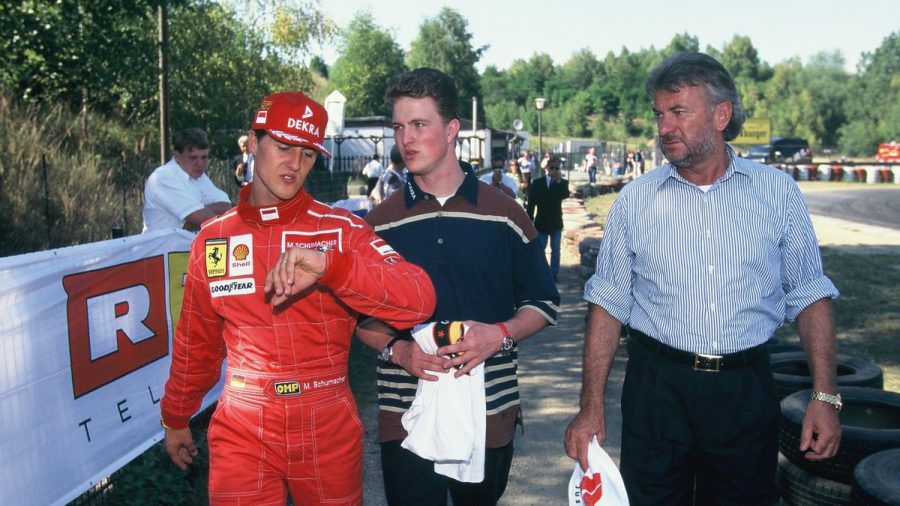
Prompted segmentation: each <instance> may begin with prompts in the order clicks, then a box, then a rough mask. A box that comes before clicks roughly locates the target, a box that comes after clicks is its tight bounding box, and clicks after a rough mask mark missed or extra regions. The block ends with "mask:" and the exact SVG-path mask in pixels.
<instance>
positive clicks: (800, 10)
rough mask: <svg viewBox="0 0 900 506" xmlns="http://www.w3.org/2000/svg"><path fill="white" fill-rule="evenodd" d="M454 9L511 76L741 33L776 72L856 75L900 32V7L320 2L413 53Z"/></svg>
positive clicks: (870, 2)
mask: <svg viewBox="0 0 900 506" xmlns="http://www.w3.org/2000/svg"><path fill="white" fill-rule="evenodd" d="M445 5H446V6H449V7H452V8H454V9H456V10H457V11H459V12H460V13H462V14H463V15H464V16H466V18H467V19H468V21H469V31H470V33H472V35H473V41H472V42H473V45H474V46H476V47H477V46H482V45H490V48H489V49H488V50H487V51H486V52H485V53H484V55H483V56H482V60H481V62H479V64H478V68H479V70H483V69H484V67H486V66H487V65H496V66H497V67H499V68H507V67H509V64H510V63H511V62H512V61H513V60H515V59H517V58H528V57H530V56H531V55H532V54H533V53H535V52H544V53H547V54H549V55H550V56H551V57H552V58H553V60H554V62H556V63H557V64H562V63H564V62H565V61H566V60H567V59H568V58H569V57H570V56H571V55H572V53H574V52H575V51H577V50H579V49H581V48H585V47H587V48H590V49H591V50H592V51H593V52H594V54H596V55H597V56H598V57H599V58H601V59H602V58H603V57H604V56H605V55H606V54H607V53H608V52H609V51H613V52H615V53H616V54H618V53H619V52H620V51H621V49H622V47H623V46H624V47H627V48H628V49H629V50H632V51H636V50H639V49H641V48H646V47H650V46H651V45H653V46H655V47H656V48H657V49H660V48H663V47H665V46H666V45H667V44H668V43H669V41H670V40H671V39H672V37H673V36H674V35H675V34H678V33H684V32H687V33H689V34H691V35H693V36H696V37H697V38H698V39H699V40H700V47H701V50H702V49H705V48H706V46H707V45H712V46H713V47H715V48H717V49H721V48H722V46H723V45H724V44H725V43H726V42H728V41H730V40H731V39H732V37H733V36H734V35H736V34H739V35H746V36H749V37H750V39H751V40H752V41H753V44H754V46H755V47H756V49H757V51H759V55H760V58H761V59H762V60H764V61H767V62H768V63H770V64H772V65H774V64H776V63H779V62H781V61H784V60H786V59H788V58H790V57H799V58H800V59H801V60H802V61H803V62H804V63H806V61H807V60H808V58H809V57H810V56H811V55H813V54H816V53H818V52H820V51H834V50H835V49H837V50H840V51H841V53H842V54H843V56H844V58H845V60H846V65H845V67H846V69H847V70H848V71H851V72H854V71H855V69H856V63H857V62H858V61H859V58H860V55H861V54H862V53H863V52H872V51H874V50H875V49H876V48H877V47H878V46H879V45H881V43H882V41H883V40H884V38H885V37H887V36H888V35H890V33H891V32H892V31H897V30H900V23H898V21H897V19H898V18H897V12H898V9H900V4H898V2H897V0H853V1H851V0H819V1H807V0H781V1H774V0H756V1H752V2H742V1H734V0H733V1H730V2H729V1H727V0H715V1H714V0H682V1H681V2H677V1H660V0H626V1H621V0H620V1H615V2H610V1H602V0H569V1H567V0H556V1H553V0H516V1H506V0H456V1H443V2H442V1H434V0H418V1H416V0H380V1H375V0H319V6H320V7H321V9H322V11H323V12H324V13H325V14H326V15H328V16H329V17H331V19H333V20H334V21H335V22H336V23H337V24H338V25H340V26H346V24H347V23H348V21H350V19H351V18H352V17H353V15H354V13H356V12H357V11H358V10H361V9H363V10H365V9H368V10H369V11H370V12H372V14H373V16H374V18H375V20H376V22H377V23H378V24H379V25H380V26H381V27H382V28H385V29H388V30H390V31H391V32H392V33H393V34H394V39H395V40H396V41H397V42H398V43H399V44H400V47H402V48H403V49H404V50H408V49H409V44H410V42H412V40H413V39H415V37H416V36H417V35H418V31H419V25H420V24H421V22H422V21H423V20H424V19H427V18H431V17H434V16H436V15H437V14H438V12H439V11H440V9H441V8H442V7H443V6H445ZM314 52H315V53H318V54H320V55H321V56H322V57H323V58H324V59H325V61H326V62H327V63H328V64H331V63H334V60H335V59H336V58H337V56H338V55H337V53H336V51H335V50H334V48H333V47H322V48H315V49H314Z"/></svg>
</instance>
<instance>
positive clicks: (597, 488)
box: [569, 437, 628, 506]
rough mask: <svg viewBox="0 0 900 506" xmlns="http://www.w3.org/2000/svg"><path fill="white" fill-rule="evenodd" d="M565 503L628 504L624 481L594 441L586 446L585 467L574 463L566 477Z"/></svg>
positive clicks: (586, 505) (583, 505) (585, 505)
mask: <svg viewBox="0 0 900 506" xmlns="http://www.w3.org/2000/svg"><path fill="white" fill-rule="evenodd" d="M569 506H628V494H627V493H625V482H623V481H622V475H621V474H619V468H617V467H616V464H615V462H613V460H612V459H611V458H610V457H609V455H608V454H607V453H606V452H605V451H604V450H603V448H601V447H600V444H599V443H597V438H596V437H594V439H593V440H592V441H591V444H590V446H588V470H587V471H582V470H581V464H579V463H578V462H575V470H574V471H572V478H571V479H570V480H569Z"/></svg>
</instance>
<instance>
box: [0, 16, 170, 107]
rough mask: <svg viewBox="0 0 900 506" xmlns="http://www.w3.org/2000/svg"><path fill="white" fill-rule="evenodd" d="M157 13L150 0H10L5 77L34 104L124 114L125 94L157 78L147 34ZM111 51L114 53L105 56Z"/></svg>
mask: <svg viewBox="0 0 900 506" xmlns="http://www.w3.org/2000/svg"><path fill="white" fill-rule="evenodd" d="M172 3H173V4H176V5H177V4H180V3H182V2H177V1H173V2H172ZM152 15H153V11H152V9H151V8H149V7H148V6H147V4H146V2H140V1H136V0H133V1H121V0H93V1H90V2H87V1H79V0H25V1H23V2H4V3H3V4H2V5H0V33H4V34H7V36H4V37H2V40H0V82H2V83H3V84H4V85H5V86H6V87H7V89H9V90H10V91H11V92H12V93H13V94H14V95H15V96H16V97H17V98H18V99H20V100H25V101H28V102H35V101H46V102H63V103H66V104H68V105H69V106H71V107H73V108H87V107H91V108H93V109H97V110H100V111H105V112H114V111H120V110H121V109H122V104H120V103H119V97H120V96H123V95H124V96H126V97H132V98H133V97H135V96H138V97H141V96H142V95H143V93H142V92H141V90H142V89H143V85H142V82H143V81H147V80H149V81H150V85H151V86H152V85H153V84H154V83H155V80H154V79H153V74H152V73H150V74H149V75H148V72H146V71H145V69H150V72H152V69H154V68H155V66H156V63H155V46H154V42H153V41H154V39H153V36H152V34H153V33H155V32H151V36H150V37H147V36H143V33H142V32H144V30H146V29H153V28H152V27H153V26H154V25H153V17H152ZM113 49H115V54H116V58H106V57H104V55H107V54H110V52H111V51H112V50H113ZM141 101H142V98H138V99H137V100H131V103H132V104H133V103H135V102H137V103H140V102H141ZM120 112H121V113H122V114H121V115H122V116H126V115H128V112H129V111H128V110H127V107H126V110H125V111H120Z"/></svg>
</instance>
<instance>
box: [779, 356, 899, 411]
mask: <svg viewBox="0 0 900 506" xmlns="http://www.w3.org/2000/svg"><path fill="white" fill-rule="evenodd" d="M770 353H771V350H770ZM836 362H837V364H836V365H837V384H838V386H839V387H845V386H846V387H872V388H883V387H884V373H883V371H882V370H881V367H880V366H879V365H878V364H875V363H873V362H870V361H868V360H866V359H862V358H857V357H850V356H847V355H838V356H837V361H836ZM770 363H771V365H772V376H774V378H775V390H776V392H777V393H778V398H779V399H784V398H785V397H787V396H788V395H790V394H792V393H794V392H796V391H797V390H803V389H804V388H812V384H813V381H812V376H810V373H809V363H808V362H807V361H806V354H805V353H804V352H802V351H793V352H785V353H774V354H772V355H771V358H770Z"/></svg>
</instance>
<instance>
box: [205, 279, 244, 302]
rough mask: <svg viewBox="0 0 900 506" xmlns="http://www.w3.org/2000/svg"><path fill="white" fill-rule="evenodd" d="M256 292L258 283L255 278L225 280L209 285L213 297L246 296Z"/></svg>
mask: <svg viewBox="0 0 900 506" xmlns="http://www.w3.org/2000/svg"><path fill="white" fill-rule="evenodd" d="M254 292H256V281H254V279H253V278H239V279H223V280H222V281H213V282H211V283H210V284H209V294H210V296H212V297H224V296H226V295H245V294H248V293H254Z"/></svg>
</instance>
